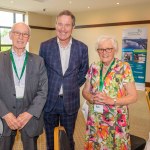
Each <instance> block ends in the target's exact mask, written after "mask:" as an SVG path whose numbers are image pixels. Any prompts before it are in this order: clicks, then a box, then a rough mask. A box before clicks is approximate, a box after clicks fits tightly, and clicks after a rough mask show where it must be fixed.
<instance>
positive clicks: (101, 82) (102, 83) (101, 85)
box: [100, 59, 115, 91]
mask: <svg viewBox="0 0 150 150" xmlns="http://www.w3.org/2000/svg"><path fill="white" fill-rule="evenodd" d="M114 63H115V59H114V60H113V62H112V63H111V65H110V66H109V68H108V70H107V72H106V74H105V76H104V78H103V75H102V70H103V64H102V67H101V70H100V91H102V90H103V86H104V81H105V79H106V77H107V75H108V73H109V72H110V71H111V67H112V66H113V65H114Z"/></svg>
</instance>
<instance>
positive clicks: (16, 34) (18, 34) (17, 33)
mask: <svg viewBox="0 0 150 150" xmlns="http://www.w3.org/2000/svg"><path fill="white" fill-rule="evenodd" d="M12 33H13V34H14V35H15V36H23V37H24V38H28V37H29V36H30V35H29V34H28V33H21V32H18V31H13V32H12Z"/></svg>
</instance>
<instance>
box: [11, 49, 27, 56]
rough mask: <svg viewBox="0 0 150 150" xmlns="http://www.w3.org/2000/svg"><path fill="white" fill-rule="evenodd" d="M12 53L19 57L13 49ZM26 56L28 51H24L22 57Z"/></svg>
mask: <svg viewBox="0 0 150 150" xmlns="http://www.w3.org/2000/svg"><path fill="white" fill-rule="evenodd" d="M12 53H13V54H14V55H16V56H18V55H17V53H16V52H15V50H14V49H12ZM25 54H26V50H24V51H23V53H22V54H21V56H24V55H25Z"/></svg>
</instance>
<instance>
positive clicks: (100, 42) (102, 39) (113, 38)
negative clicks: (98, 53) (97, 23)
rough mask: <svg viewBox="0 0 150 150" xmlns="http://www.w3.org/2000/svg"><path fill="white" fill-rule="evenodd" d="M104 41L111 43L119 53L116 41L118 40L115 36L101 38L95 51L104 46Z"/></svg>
mask: <svg viewBox="0 0 150 150" xmlns="http://www.w3.org/2000/svg"><path fill="white" fill-rule="evenodd" d="M104 41H111V42H112V45H113V48H114V49H115V51H116V52H117V51H118V42H117V40H116V38H115V37H114V36H110V35H103V36H100V37H99V38H98V39H97V42H96V45H95V49H96V50H97V49H98V48H99V45H100V44H102V43H103V42H104Z"/></svg>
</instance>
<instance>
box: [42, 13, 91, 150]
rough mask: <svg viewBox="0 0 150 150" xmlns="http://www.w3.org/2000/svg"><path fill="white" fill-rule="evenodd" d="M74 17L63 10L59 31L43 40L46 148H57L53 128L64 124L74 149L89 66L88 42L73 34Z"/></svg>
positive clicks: (57, 19)
mask: <svg viewBox="0 0 150 150" xmlns="http://www.w3.org/2000/svg"><path fill="white" fill-rule="evenodd" d="M74 26H75V17H74V15H73V14H72V13H71V12H70V11H68V10H64V11H62V12H60V13H59V15H58V16H57V18H56V35H57V37H54V38H52V39H50V40H48V41H45V42H43V43H42V44H41V47H40V56H42V57H43V58H44V60H45V65H46V68H47V73H48V98H47V102H46V105H45V109H44V122H45V129H46V138H47V149H48V150H53V149H54V140H53V139H54V136H53V135H54V128H55V127H56V126H58V125H59V123H60V125H62V126H64V128H65V130H66V132H67V135H68V138H69V141H70V147H71V150H74V140H73V133H74V128H75V122H76V118H77V114H78V110H79V107H80V87H81V86H82V85H83V84H84V82H85V75H86V73H87V70H88V48H87V46H86V45H85V44H84V43H82V42H80V41H78V40H76V39H74V38H72V36H71V34H72V31H73V28H74Z"/></svg>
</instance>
